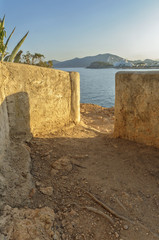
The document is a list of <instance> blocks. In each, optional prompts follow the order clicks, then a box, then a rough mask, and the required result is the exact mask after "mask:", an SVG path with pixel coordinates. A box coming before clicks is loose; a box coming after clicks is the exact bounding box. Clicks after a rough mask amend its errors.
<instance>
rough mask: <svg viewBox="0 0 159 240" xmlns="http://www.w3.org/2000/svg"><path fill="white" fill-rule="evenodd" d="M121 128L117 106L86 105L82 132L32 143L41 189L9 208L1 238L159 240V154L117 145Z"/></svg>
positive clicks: (135, 146)
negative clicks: (116, 129) (116, 117)
mask: <svg viewBox="0 0 159 240" xmlns="http://www.w3.org/2000/svg"><path fill="white" fill-rule="evenodd" d="M113 123H114V109H113V108H110V109H107V108H102V107H100V106H97V105H91V104H81V123H80V124H79V125H78V126H72V127H70V128H65V129H62V130H61V131H60V132H57V133H55V134H50V135H49V136H48V135H47V136H45V135H43V136H36V137H34V138H33V139H32V140H31V142H29V143H28V144H27V145H26V147H27V149H28V151H29V152H30V155H31V160H32V165H31V175H32V177H33V181H34V187H33V188H32V189H31V191H30V194H29V195H28V198H27V199H25V200H24V202H23V203H22V204H21V206H20V207H19V205H18V206H12V207H10V206H6V207H5V209H4V211H3V221H1V233H0V239H3V240H41V239H44V240H50V239H53V240H73V239H80V240H82V239H85V240H115V239H119V240H155V239H159V150H158V149H156V148H153V147H148V146H145V145H142V144H139V143H134V142H130V141H127V140H122V139H114V138H113ZM23 175H24V176H23V177H24V178H25V177H26V176H25V174H23Z"/></svg>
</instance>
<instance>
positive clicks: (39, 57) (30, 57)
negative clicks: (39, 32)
mask: <svg viewBox="0 0 159 240" xmlns="http://www.w3.org/2000/svg"><path fill="white" fill-rule="evenodd" d="M44 59H45V57H44V55H43V54H40V53H34V54H32V53H30V52H29V51H27V52H26V54H23V55H22V56H21V58H20V59H19V62H21V63H24V64H30V65H36V66H40V67H48V68H52V67H53V63H52V61H51V60H50V61H48V62H47V61H44Z"/></svg>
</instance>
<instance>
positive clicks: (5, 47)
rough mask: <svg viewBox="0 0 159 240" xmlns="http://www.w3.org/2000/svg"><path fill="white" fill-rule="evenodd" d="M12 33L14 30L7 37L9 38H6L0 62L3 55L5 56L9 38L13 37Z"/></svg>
mask: <svg viewBox="0 0 159 240" xmlns="http://www.w3.org/2000/svg"><path fill="white" fill-rule="evenodd" d="M14 31H15V28H14V29H13V31H12V32H11V34H10V35H9V37H8V39H7V41H6V43H5V46H4V50H3V54H2V58H1V59H2V61H3V58H4V54H5V52H6V50H7V46H8V42H9V40H10V38H11V36H12V35H13V33H14Z"/></svg>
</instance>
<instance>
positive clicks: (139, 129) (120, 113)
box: [114, 71, 159, 147]
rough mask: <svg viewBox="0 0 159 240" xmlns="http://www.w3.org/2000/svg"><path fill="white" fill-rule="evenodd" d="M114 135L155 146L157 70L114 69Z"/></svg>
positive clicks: (158, 129) (158, 139) (158, 93)
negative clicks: (121, 70)
mask: <svg viewBox="0 0 159 240" xmlns="http://www.w3.org/2000/svg"><path fill="white" fill-rule="evenodd" d="M115 81H116V90H115V126H114V136H115V137H121V138H125V139H129V140H134V141H137V142H141V143H144V144H147V145H153V146H156V147H159V72H153V71H151V72H139V71H138V72H118V73H117V74H116V80H115Z"/></svg>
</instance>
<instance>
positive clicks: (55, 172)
mask: <svg viewBox="0 0 159 240" xmlns="http://www.w3.org/2000/svg"><path fill="white" fill-rule="evenodd" d="M57 173H58V170H55V169H54V168H52V169H51V175H52V176H54V175H56V174H57Z"/></svg>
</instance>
